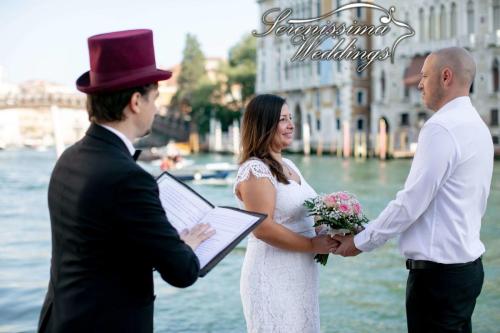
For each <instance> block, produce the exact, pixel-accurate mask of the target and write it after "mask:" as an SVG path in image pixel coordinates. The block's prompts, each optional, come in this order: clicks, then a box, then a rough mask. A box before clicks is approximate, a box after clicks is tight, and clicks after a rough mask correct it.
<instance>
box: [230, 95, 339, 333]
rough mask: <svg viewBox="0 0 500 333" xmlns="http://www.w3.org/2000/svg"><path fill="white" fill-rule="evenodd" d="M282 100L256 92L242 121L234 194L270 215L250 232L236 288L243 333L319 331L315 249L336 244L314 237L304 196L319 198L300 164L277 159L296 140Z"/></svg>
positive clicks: (322, 250)
mask: <svg viewBox="0 0 500 333" xmlns="http://www.w3.org/2000/svg"><path fill="white" fill-rule="evenodd" d="M293 129H294V127H293V121H292V119H291V115H290V112H289V111H288V107H287V105H286V104H285V100H284V99H282V98H281V97H278V96H274V95H260V96H257V97H255V98H254V99H253V100H252V101H250V103H249V104H248V106H247V109H246V111H245V114H244V118H243V124H242V154H241V162H242V163H241V166H240V168H239V170H238V174H237V178H236V184H235V186H234V193H235V195H236V197H237V198H238V200H239V201H240V204H241V205H242V206H243V208H245V209H247V210H250V211H257V212H262V213H265V214H267V215H268V217H267V219H266V220H265V221H264V222H263V223H262V224H261V225H260V226H259V227H258V228H256V229H255V231H254V232H253V234H251V235H250V236H249V239H248V244H247V249H246V254H245V260H244V263H243V268H242V271H241V281H240V293H241V300H242V303H243V312H244V315H245V320H246V323H247V330H248V332H266V333H267V332H272V333H276V332H286V333H291V332H300V333H308V332H319V331H320V321H319V303H318V267H317V263H316V262H315V261H314V254H315V253H328V252H329V251H331V250H332V249H333V250H334V249H335V248H336V246H337V244H338V243H337V242H336V241H335V240H332V239H331V238H330V237H328V236H316V233H315V230H314V227H313V218H312V217H308V216H307V212H306V210H305V207H304V206H303V203H304V200H305V199H308V198H311V197H313V196H315V195H316V192H315V191H314V190H313V189H312V188H311V187H310V186H309V184H307V182H306V181H305V179H304V178H303V177H302V175H301V173H300V171H299V169H298V168H297V167H296V166H295V164H293V163H292V162H291V161H290V160H288V159H286V158H282V156H281V150H282V149H283V148H285V147H287V146H288V145H289V144H290V143H291V142H292V139H293Z"/></svg>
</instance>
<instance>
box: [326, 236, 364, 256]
mask: <svg viewBox="0 0 500 333" xmlns="http://www.w3.org/2000/svg"><path fill="white" fill-rule="evenodd" d="M332 238H333V239H335V240H336V241H338V242H340V246H339V247H337V250H336V251H335V252H333V253H334V254H339V255H341V256H342V257H354V256H357V255H358V254H360V253H361V251H360V250H359V249H358V248H356V245H354V236H353V235H347V236H340V235H335V236H333V237H332Z"/></svg>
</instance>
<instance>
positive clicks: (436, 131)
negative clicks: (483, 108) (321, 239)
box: [354, 96, 493, 264]
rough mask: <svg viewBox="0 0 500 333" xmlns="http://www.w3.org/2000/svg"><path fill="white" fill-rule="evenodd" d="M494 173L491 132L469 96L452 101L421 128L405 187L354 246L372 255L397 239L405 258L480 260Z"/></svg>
mask: <svg viewBox="0 0 500 333" xmlns="http://www.w3.org/2000/svg"><path fill="white" fill-rule="evenodd" d="M492 173H493V142H492V138H491V134H490V131H489V129H488V127H487V126H486V125H485V123H484V122H483V120H482V119H481V118H480V116H479V115H478V113H477V111H476V109H475V108H474V107H473V106H472V104H471V101H470V99H469V97H468V96H462V97H458V98H455V99H453V100H452V101H450V102H448V103H447V104H446V105H444V106H443V107H442V108H441V109H439V110H438V111H437V112H436V113H435V114H434V115H433V116H432V117H431V118H430V119H429V120H428V121H427V122H426V123H425V125H424V126H423V127H422V130H421V132H420V135H419V138H418V147H417V151H416V153H415V157H414V159H413V162H412V165H411V169H410V174H409V175H408V178H407V179H406V182H405V185H404V189H403V190H401V191H399V192H398V193H397V195H396V199H395V200H393V201H391V202H390V203H389V204H388V205H387V207H386V208H385V209H384V210H383V211H382V213H380V215H379V216H378V217H377V218H376V219H375V220H373V221H371V222H370V223H369V224H368V225H367V226H366V229H365V230H364V231H362V232H361V233H359V234H358V235H356V236H355V237H354V243H355V245H356V247H357V248H358V249H360V250H362V251H371V250H373V249H375V248H376V247H378V246H380V245H382V244H384V243H385V242H386V241H387V240H388V239H389V238H392V237H394V236H396V235H399V234H400V235H401V237H400V239H399V249H400V251H401V254H402V255H403V256H405V257H406V258H409V259H415V260H430V261H434V262H438V263H444V264H450V263H465V262H470V261H474V260H475V259H477V258H478V257H479V256H481V255H482V254H483V253H484V251H485V248H484V245H483V243H482V242H481V240H480V239H479V234H480V229H481V218H482V216H483V215H484V212H485V210H486V202H487V199H488V195H489V192H490V185H491V177H492Z"/></svg>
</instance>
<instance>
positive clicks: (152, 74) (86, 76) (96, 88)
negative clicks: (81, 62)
mask: <svg viewBox="0 0 500 333" xmlns="http://www.w3.org/2000/svg"><path fill="white" fill-rule="evenodd" d="M171 76H172V72H170V71H165V70H161V69H155V70H152V71H149V72H147V73H140V74H136V75H128V76H123V77H121V78H118V79H115V80H112V81H107V82H103V83H100V84H95V85H92V84H91V82H90V71H87V72H85V73H83V74H82V75H81V76H80V77H79V78H78V79H77V80H76V88H77V89H78V90H80V91H81V92H84V93H86V94H98V93H108V92H114V91H119V90H123V89H127V88H133V87H138V86H143V85H147V84H151V83H156V82H158V81H164V80H168V79H169V78H170V77H171Z"/></svg>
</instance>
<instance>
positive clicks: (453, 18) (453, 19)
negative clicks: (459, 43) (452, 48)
mask: <svg viewBox="0 0 500 333" xmlns="http://www.w3.org/2000/svg"><path fill="white" fill-rule="evenodd" d="M450 36H451V37H456V36H457V5H456V4H455V3H454V2H453V3H452V4H451V14H450Z"/></svg>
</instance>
